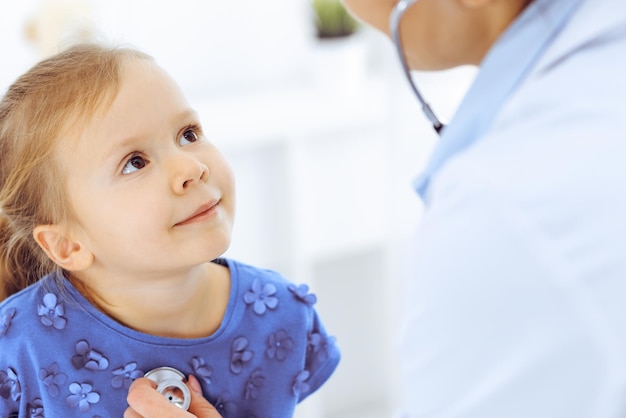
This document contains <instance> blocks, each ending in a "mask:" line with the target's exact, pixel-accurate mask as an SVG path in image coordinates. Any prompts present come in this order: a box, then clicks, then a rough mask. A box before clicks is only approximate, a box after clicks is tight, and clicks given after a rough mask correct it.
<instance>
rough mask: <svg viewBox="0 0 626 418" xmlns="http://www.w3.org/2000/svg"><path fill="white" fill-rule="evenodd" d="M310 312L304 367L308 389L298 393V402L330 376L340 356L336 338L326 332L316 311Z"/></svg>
mask: <svg viewBox="0 0 626 418" xmlns="http://www.w3.org/2000/svg"><path fill="white" fill-rule="evenodd" d="M311 313H312V321H311V324H312V327H311V329H310V331H309V332H308V348H309V349H308V351H307V356H306V360H305V368H306V371H307V372H308V373H309V376H308V380H307V384H308V386H309V390H308V391H304V392H303V393H302V394H301V395H300V398H299V399H298V402H301V401H303V400H304V399H305V398H306V397H307V396H309V395H310V394H312V393H313V392H315V391H316V390H317V389H319V388H320V387H321V386H322V385H323V384H324V382H326V380H328V378H330V376H331V375H332V374H333V372H334V371H335V368H336V367H337V365H338V364H339V360H340V358H341V354H340V351H339V348H338V346H337V343H336V338H335V337H334V336H332V335H329V334H328V333H327V332H326V330H325V329H324V325H323V324H322V322H321V320H320V318H319V316H318V314H317V311H315V309H313V308H311Z"/></svg>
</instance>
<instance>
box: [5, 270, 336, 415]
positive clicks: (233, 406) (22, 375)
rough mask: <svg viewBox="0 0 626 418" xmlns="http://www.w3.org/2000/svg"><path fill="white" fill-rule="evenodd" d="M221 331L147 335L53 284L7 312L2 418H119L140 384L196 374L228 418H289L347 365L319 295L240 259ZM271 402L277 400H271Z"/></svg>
mask: <svg viewBox="0 0 626 418" xmlns="http://www.w3.org/2000/svg"><path fill="white" fill-rule="evenodd" d="M217 262H220V263H222V264H225V265H227V266H228V267H229V269H230V273H231V290H230V292H231V293H230V301H229V304H228V307H227V309H226V313H225V316H224V319H223V321H222V324H221V326H220V327H219V329H218V330H217V331H216V332H215V333H214V334H213V335H211V336H209V337H206V338H198V339H176V338H164V337H158V336H153V335H147V334H143V333H141V332H138V331H135V330H133V329H130V328H127V327H125V326H124V325H121V324H119V323H118V322H116V321H115V320H113V319H111V318H110V317H108V316H106V315H105V314H103V313H102V312H100V311H98V310H97V309H96V308H95V307H94V306H93V305H91V304H90V303H89V302H88V301H87V300H86V299H85V298H84V297H83V296H82V295H81V294H80V293H79V292H78V291H77V290H76V289H75V288H74V287H73V286H72V285H71V284H70V283H69V282H67V281H65V282H64V285H63V287H62V288H61V287H59V284H58V282H57V280H55V278H53V277H50V276H46V277H44V278H43V279H41V280H40V281H39V282H38V283H37V284H35V285H33V286H31V287H29V288H27V289H25V290H23V291H22V292H20V293H18V294H16V295H13V296H12V297H10V298H8V299H7V300H6V301H4V302H3V303H2V304H0V417H2V418H5V417H11V416H19V417H32V418H35V417H44V416H46V417H61V416H62V417H70V416H80V417H90V418H91V417H121V416H122V414H123V411H124V410H125V409H126V408H127V403H126V395H127V392H128V388H129V386H130V384H131V383H132V381H133V380H134V379H136V378H138V377H141V376H143V375H144V373H145V372H147V371H149V370H152V369H154V368H157V367H162V366H169V367H174V368H176V369H178V370H180V371H181V372H183V373H184V374H185V375H188V374H193V375H194V376H196V377H197V378H198V380H199V381H200V383H201V384H202V388H203V391H204V394H205V396H206V397H207V398H208V399H209V400H210V401H211V403H213V404H214V405H215V406H216V407H217V409H218V410H219V412H220V413H221V414H222V416H223V417H225V418H230V417H257V418H264V417H266V418H271V417H289V416H292V415H293V412H294V408H295V406H296V404H297V403H298V402H299V401H301V400H303V399H304V398H305V397H307V396H308V395H309V394H311V393H312V392H314V391H315V390H316V389H318V388H319V387H320V386H321V385H322V384H323V383H324V382H325V381H326V380H327V379H328V378H329V377H330V375H331V374H332V373H333V371H334V369H335V367H336V366H337V364H338V362H339V357H340V354H339V350H338V348H337V346H336V345H335V339H334V338H333V337H331V336H329V335H328V334H327V333H326V331H325V330H324V327H323V325H322V324H321V322H320V320H319V318H318V315H317V313H316V311H315V310H314V309H313V305H314V304H315V302H316V297H315V295H314V294H312V293H309V292H308V287H307V286H306V285H300V286H297V285H295V284H292V283H290V282H288V281H287V280H285V279H284V278H283V277H282V276H280V275H279V274H277V273H275V272H273V271H269V270H262V269H258V268H255V267H252V266H249V265H245V264H242V263H239V262H236V261H233V260H226V259H220V260H217ZM269 400H271V401H269Z"/></svg>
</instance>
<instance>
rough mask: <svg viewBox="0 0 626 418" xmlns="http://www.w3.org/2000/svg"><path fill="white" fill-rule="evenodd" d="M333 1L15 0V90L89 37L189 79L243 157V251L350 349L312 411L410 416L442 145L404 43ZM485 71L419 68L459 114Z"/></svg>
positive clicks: (7, 23)
mask: <svg viewBox="0 0 626 418" xmlns="http://www.w3.org/2000/svg"><path fill="white" fill-rule="evenodd" d="M342 12H344V11H343V10H340V5H339V8H338V5H337V4H336V2H334V1H333V0H265V1H260V0H238V1H232V0H231V1H222V0H220V1H217V0H176V1H171V0H20V1H19V2H10V1H1V2H0V63H1V65H0V90H1V92H2V93H4V91H5V90H6V88H7V87H8V86H9V85H10V84H11V83H12V82H13V81H14V80H15V78H16V77H18V76H19V75H20V74H21V73H23V72H24V71H26V70H27V69H28V68H29V67H30V66H32V65H33V64H34V63H35V62H37V61H38V60H39V59H41V58H44V57H46V56H48V55H50V54H52V53H55V52H56V51H58V50H59V49H60V48H63V47H65V46H68V45H70V44H72V43H74V42H79V41H84V40H98V41H101V42H105V43H109V44H114V45H130V46H134V47H137V48H139V49H141V50H143V51H145V52H148V53H149V54H151V55H153V56H154V57H155V59H156V60H157V62H158V63H159V64H160V65H161V66H162V67H164V68H165V69H166V70H167V71H168V72H170V74H172V75H173V76H174V78H175V79H176V80H177V81H178V82H179V83H180V85H181V86H182V88H183V90H184V92H185V94H186V95H187V97H188V99H189V101H190V102H191V104H192V106H193V107H194V108H195V109H196V110H197V111H198V112H199V114H200V116H201V118H202V122H203V127H204V130H205V131H206V132H207V133H208V134H209V137H210V139H211V140H212V141H213V142H215V143H216V144H217V145H218V146H219V147H220V148H221V149H222V151H223V152H224V153H225V154H226V156H227V158H229V160H230V162H231V164H232V166H233V169H234V171H235V174H236V178H237V187H238V192H237V199H238V211H237V218H236V222H235V230H234V237H233V243H232V246H231V248H230V249H229V250H228V252H227V254H226V255H227V256H229V257H234V258H238V259H241V260H243V261H246V262H249V263H252V264H256V265H259V266H263V267H268V268H272V269H276V270H279V271H280V272H282V273H283V274H284V275H285V276H287V277H288V278H290V279H291V280H292V281H294V282H296V283H308V284H309V285H310V287H311V288H312V291H313V292H314V293H316V294H317V295H318V300H319V302H318V304H317V308H318V310H319V312H320V315H321V317H322V319H323V320H324V322H325V325H326V327H327V329H328V330H329V332H330V333H331V334H334V335H335V336H336V337H337V340H338V343H339V345H340V347H341V349H342V354H343V358H342V361H341V363H340V365H339V367H338V369H337V371H336V372H335V374H334V375H333V376H332V378H331V379H330V381H329V382H328V383H327V384H326V385H325V386H323V387H322V389H321V390H320V391H319V392H318V393H317V394H315V395H314V396H312V397H310V398H309V399H307V400H306V401H304V402H303V403H302V406H301V407H300V409H299V410H298V412H297V417H298V418H305V417H306V418H340V417H341V418H352V417H355V418H356V417H360V418H386V417H396V416H400V403H401V399H400V395H399V393H400V389H401V388H400V387H399V385H398V384H397V382H396V375H397V372H398V370H400V368H401V367H402V365H401V364H399V362H398V361H397V358H396V356H395V344H396V338H397V337H396V335H397V331H398V329H399V324H400V321H401V318H402V307H401V306H402V302H403V301H402V296H401V295H402V287H403V280H404V276H403V263H404V262H403V260H405V259H406V257H407V256H410V254H406V253H405V248H406V245H405V244H406V243H407V241H408V239H409V238H410V236H411V234H412V233H413V230H414V228H415V226H416V224H417V222H418V221H419V217H420V215H421V211H422V207H421V203H420V201H419V199H418V198H417V196H416V195H415V194H414V192H413V190H412V188H411V181H412V179H413V178H414V177H415V176H416V175H417V174H418V173H419V172H420V170H421V168H422V166H423V164H424V163H425V161H426V159H427V157H428V155H429V152H430V150H431V148H432V146H433V144H434V142H435V140H436V138H435V134H434V132H433V130H432V128H431V127H430V126H429V125H428V123H427V122H426V119H425V118H424V117H423V116H422V113H421V110H420V107H419V106H418V104H417V101H416V100H415V98H414V97H413V96H412V95H411V93H410V90H409V88H408V84H407V82H406V80H405V79H404V78H403V75H402V73H401V71H400V64H399V62H398V61H397V58H396V57H395V55H394V50H393V48H392V44H391V43H390V42H389V41H388V39H386V38H385V37H383V36H382V35H381V34H379V33H377V32H374V31H372V30H371V29H369V28H366V27H363V26H361V25H356V26H355V25H354V22H353V21H350V20H347V19H346V17H345V15H343V13H342ZM473 76H474V70H473V69H470V68H460V69H455V70H452V71H448V72H444V73H438V74H429V73H420V74H415V77H416V80H417V81H418V83H419V85H420V88H421V89H422V90H423V93H424V94H425V96H426V97H427V98H428V100H429V102H430V103H431V105H432V107H433V108H434V109H435V111H436V112H437V114H438V115H441V116H440V117H441V118H442V119H443V120H444V121H445V120H449V119H450V118H451V116H452V115H453V112H454V110H455V108H456V106H457V105H458V102H459V100H460V98H461V97H462V95H463V94H464V92H465V90H466V88H467V86H468V84H469V82H470V81H471V79H472V77H473Z"/></svg>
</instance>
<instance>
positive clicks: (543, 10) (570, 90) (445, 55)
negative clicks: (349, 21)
mask: <svg viewBox="0 0 626 418" xmlns="http://www.w3.org/2000/svg"><path fill="white" fill-rule="evenodd" d="M344 2H345V4H346V6H347V7H348V8H349V9H350V10H351V11H352V12H353V13H354V15H355V16H357V17H358V18H360V19H362V20H363V21H365V22H367V23H369V24H371V25H372V26H374V27H376V28H378V29H380V30H381V31H383V32H385V33H387V34H389V35H390V36H391V35H392V29H393V28H391V27H390V16H392V15H394V16H395V17H396V18H399V19H396V20H397V21H396V23H398V24H399V25H398V26H399V30H398V35H399V36H398V39H399V40H400V41H401V43H402V46H403V48H401V50H402V57H403V58H405V60H406V62H407V65H408V66H409V67H410V68H413V69H419V70H440V69H446V68H451V67H455V66H459V65H465V64H471V65H477V66H479V67H480V72H479V74H478V76H477V78H476V79H475V82H474V83H473V85H472V87H471V88H470V90H469V91H468V93H467V96H466V97H465V99H464V100H463V102H462V103H461V105H460V106H459V108H458V110H457V113H456V115H455V116H454V118H453V119H452V121H450V123H449V124H448V125H447V126H445V127H443V128H441V127H439V126H437V121H438V120H437V118H436V115H434V114H430V112H429V111H428V109H426V113H427V114H428V117H429V119H431V121H434V122H433V126H434V127H435V128H436V129H438V130H439V131H440V133H441V138H440V140H439V143H438V146H437V147H436V148H435V150H434V152H433V154H432V156H431V157H430V161H429V163H428V164H427V166H426V168H425V170H424V171H423V172H422V173H421V174H420V175H419V177H418V178H417V179H416V180H415V189H416V191H417V193H418V194H419V196H420V197H421V198H422V199H423V201H424V203H425V206H426V212H425V215H424V218H423V223H422V225H421V227H420V229H419V231H418V233H417V236H416V240H415V247H414V248H413V253H412V254H413V257H412V258H413V260H414V263H415V265H414V269H413V270H412V271H411V272H410V275H409V277H408V278H407V282H408V283H409V289H408V290H409V291H408V292H407V293H408V302H409V303H408V306H409V307H410V308H409V315H408V317H407V318H406V325H405V331H404V334H403V336H402V340H401V341H402V348H403V352H402V354H403V362H402V364H403V369H402V373H403V376H404V379H403V382H402V388H403V391H404V404H405V407H406V408H405V409H406V416H408V417H411V418H444V417H445V418H518V417H519V418H531V417H532V418H590V417H593V418H617V417H624V416H626V2H625V1H624V0H534V1H529V0H419V1H417V2H415V1H402V0H401V2H400V3H398V2H397V0H344ZM398 5H399V6H400V7H402V8H404V10H399V9H398ZM391 20H393V19H391ZM418 84H419V80H418ZM416 92H417V93H419V90H418V89H416ZM416 117H417V116H416ZM416 140H419V138H416ZM148 385H149V383H148V382H146V381H139V382H138V383H137V384H136V385H133V387H131V393H130V395H129V399H130V400H131V408H129V412H128V416H129V417H130V416H133V417H135V416H145V417H148V418H150V417H156V416H162V415H159V414H158V413H152V412H150V413H148V412H146V413H145V415H144V414H137V415H133V414H134V409H135V408H136V409H137V410H140V409H141V408H144V407H145V405H146V404H150V403H151V402H152V401H156V400H157V399H159V398H158V397H159V396H161V395H159V394H158V393H157V392H156V391H155V390H152V389H151V388H150V387H149V386H148ZM146 411H147V410H146ZM179 413H180V414H181V415H180V416H189V415H183V412H182V411H180V412H179ZM213 413H214V412H213ZM185 414H186V413H185ZM168 416H172V417H174V416H176V415H175V414H171V415H168ZM196 416H198V417H200V418H209V417H211V416H212V415H211V412H206V413H201V412H197V413H196Z"/></svg>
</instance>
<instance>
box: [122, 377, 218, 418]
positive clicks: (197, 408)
mask: <svg viewBox="0 0 626 418" xmlns="http://www.w3.org/2000/svg"><path fill="white" fill-rule="evenodd" d="M156 386H157V385H156V383H155V382H153V381H152V380H149V379H146V378H143V377H142V378H139V379H137V380H135V381H134V382H133V384H132V385H131V386H130V389H128V397H127V398H126V400H127V401H128V405H130V406H129V407H128V409H126V411H125V412H124V418H166V417H167V418H194V417H196V418H221V415H220V414H219V412H217V410H216V409H215V408H214V407H213V405H211V404H210V403H209V401H207V400H206V399H204V397H203V396H202V389H201V388H200V383H198V380H197V379H196V378H195V377H194V376H191V375H190V376H189V379H188V381H187V387H189V391H190V392H191V403H190V405H189V411H184V410H182V409H181V408H179V407H177V406H176V405H174V404H171V403H170V402H168V400H167V399H165V397H164V396H163V395H162V394H160V393H159V392H157V390H156Z"/></svg>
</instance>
